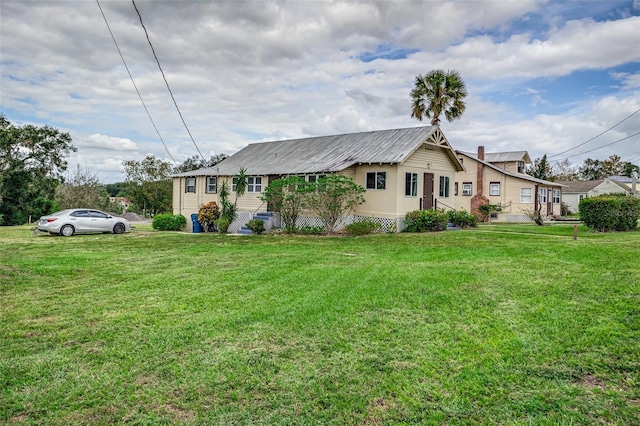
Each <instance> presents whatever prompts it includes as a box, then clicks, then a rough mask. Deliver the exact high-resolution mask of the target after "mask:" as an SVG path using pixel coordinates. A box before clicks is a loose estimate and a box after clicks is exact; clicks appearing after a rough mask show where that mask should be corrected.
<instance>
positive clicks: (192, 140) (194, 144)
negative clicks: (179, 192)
mask: <svg viewBox="0 0 640 426" xmlns="http://www.w3.org/2000/svg"><path fill="white" fill-rule="evenodd" d="M96 1H97V0H96ZM131 3H133V7H134V8H135V9H136V13H137V14H138V18H139V19H140V25H142V29H144V34H145V35H146V36H147V42H149V46H150V47H151V51H152V52H153V57H154V58H156V63H157V64H158V69H160V73H161V74H162V78H163V79H164V83H165V84H166V85H167V90H168V91H169V94H170V95H171V99H172V100H173V104H174V105H175V106H176V110H177V111H178V115H180V119H181V120H182V124H184V128H185V129H187V133H188V134H189V137H190V138H191V142H193V146H195V147H196V150H197V151H198V154H200V157H201V158H202V161H205V162H206V161H207V160H206V159H205V158H204V156H203V155H202V152H200V148H198V144H197V143H196V141H195V139H193V136H192V135H191V131H190V130H189V127H188V126H187V123H186V122H185V121H184V117H183V116H182V113H181V112H180V108H178V103H177V102H176V98H174V97H173V92H172V91H171V87H169V82H168V81H167V77H166V76H165V75H164V71H163V70H162V67H161V66H160V61H159V60H158V55H156V51H155V49H154V48H153V44H151V39H150V38H149V33H148V32H147V28H146V27H145V26H144V22H142V15H140V11H139V10H138V7H137V6H136V2H135V1H134V0H131Z"/></svg>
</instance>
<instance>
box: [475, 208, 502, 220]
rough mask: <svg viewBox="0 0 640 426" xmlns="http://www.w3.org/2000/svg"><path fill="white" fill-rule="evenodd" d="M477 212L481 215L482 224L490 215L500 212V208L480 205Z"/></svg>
mask: <svg viewBox="0 0 640 426" xmlns="http://www.w3.org/2000/svg"><path fill="white" fill-rule="evenodd" d="M478 211H479V212H480V214H481V215H482V217H481V219H482V221H483V222H486V221H487V220H488V219H489V218H490V217H491V213H499V212H501V211H502V207H500V206H499V205H497V204H480V205H479V206H478Z"/></svg>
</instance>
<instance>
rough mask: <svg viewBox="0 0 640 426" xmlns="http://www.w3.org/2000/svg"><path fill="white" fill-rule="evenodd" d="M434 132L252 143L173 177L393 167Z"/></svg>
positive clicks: (413, 130)
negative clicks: (213, 162) (243, 171)
mask: <svg viewBox="0 0 640 426" xmlns="http://www.w3.org/2000/svg"><path fill="white" fill-rule="evenodd" d="M438 129H439V128H438V127H437V126H426V127H424V126H423V127H411V128H407V129H393V130H378V131H371V132H362V133H348V134H342V135H333V136H317V137H311V138H305V139H291V140H282V141H274V142H260V143H252V144H249V145H248V146H246V147H245V148H243V149H242V150H240V151H238V152H237V153H235V154H233V155H232V156H230V157H229V158H227V159H225V160H224V161H222V162H220V163H218V164H217V165H216V166H214V167H210V168H206V169H200V170H193V171H189V172H184V173H179V174H176V175H173V176H174V177H179V176H204V175H220V176H231V175H235V174H236V173H238V170H239V169H240V167H244V168H245V169H246V173H247V174H248V175H289V174H298V173H331V172H337V171H340V170H344V169H346V168H348V167H350V166H352V165H354V164H360V163H365V164H369V163H371V164H397V163H402V162H403V161H405V160H406V159H407V158H408V157H409V156H410V155H411V154H413V152H415V150H417V149H418V148H419V147H420V146H421V145H422V144H423V143H425V142H426V141H427V139H428V138H429V137H430V136H431V135H432V134H433V133H434V132H436V131H438ZM442 147H443V148H445V149H447V150H448V151H450V152H449V153H448V155H449V157H450V158H451V160H452V161H453V162H454V163H456V164H457V166H456V167H457V168H459V169H460V170H463V167H462V165H461V164H459V162H458V159H457V157H456V155H455V153H454V152H453V149H451V147H450V146H449V145H448V144H446V146H442Z"/></svg>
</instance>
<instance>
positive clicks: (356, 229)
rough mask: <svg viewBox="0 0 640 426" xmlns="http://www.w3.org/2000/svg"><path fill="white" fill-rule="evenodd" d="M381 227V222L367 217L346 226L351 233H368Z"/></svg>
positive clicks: (348, 232)
mask: <svg viewBox="0 0 640 426" xmlns="http://www.w3.org/2000/svg"><path fill="white" fill-rule="evenodd" d="M378 229H380V224H379V223H378V222H376V221H374V220H372V219H369V218H365V219H362V220H359V221H357V222H352V223H350V224H348V225H347V226H345V227H344V230H345V231H346V232H347V234H349V235H366V234H371V233H372V232H375V231H377V230H378Z"/></svg>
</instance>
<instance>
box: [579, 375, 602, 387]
mask: <svg viewBox="0 0 640 426" xmlns="http://www.w3.org/2000/svg"><path fill="white" fill-rule="evenodd" d="M581 383H582V385H583V386H586V387H588V388H598V389H606V388H607V386H606V385H605V384H604V383H603V382H602V381H601V380H600V379H598V378H597V377H596V376H594V375H593V374H586V375H585V376H584V377H583V378H582V382H581Z"/></svg>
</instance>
